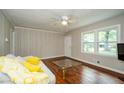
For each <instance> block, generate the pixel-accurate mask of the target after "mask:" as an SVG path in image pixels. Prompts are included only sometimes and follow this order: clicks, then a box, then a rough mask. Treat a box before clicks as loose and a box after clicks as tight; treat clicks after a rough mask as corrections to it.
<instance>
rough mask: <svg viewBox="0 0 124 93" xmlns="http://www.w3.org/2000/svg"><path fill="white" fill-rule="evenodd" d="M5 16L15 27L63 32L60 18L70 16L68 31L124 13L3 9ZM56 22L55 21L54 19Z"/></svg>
mask: <svg viewBox="0 0 124 93" xmlns="http://www.w3.org/2000/svg"><path fill="white" fill-rule="evenodd" d="M2 12H3V13H4V15H5V16H7V17H8V19H9V20H10V21H11V22H12V23H13V24H14V25H15V26H21V27H29V28H35V29H44V30H50V31H57V32H58V31H59V32H65V30H66V27H65V26H62V25H61V23H59V22H60V21H58V23H57V24H56V22H57V20H60V19H61V17H62V16H72V17H73V20H72V21H73V23H72V24H70V25H69V26H68V30H73V29H76V28H78V27H81V26H86V25H88V24H92V23H94V22H98V21H101V20H104V19H107V18H110V17H113V16H117V15H120V14H122V13H124V10H122V9H119V10H117V9H94V10H93V9H6V10H5V9H4V10H2ZM54 18H55V19H57V20H55V19H54Z"/></svg>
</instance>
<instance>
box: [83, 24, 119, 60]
mask: <svg viewBox="0 0 124 93" xmlns="http://www.w3.org/2000/svg"><path fill="white" fill-rule="evenodd" d="M113 27H118V31H117V43H120V36H121V25H120V24H117V25H112V26H107V27H103V28H98V29H94V30H92V31H85V32H81V39H82V36H84V35H83V34H86V33H92V32H93V33H94V34H95V42H93V43H94V44H95V46H94V53H90V52H85V51H84V47H83V46H84V45H82V42H83V41H82V40H81V53H85V54H91V55H100V56H107V57H108V56H109V57H116V58H117V54H116V55H105V54H100V53H98V45H96V44H97V43H98V32H100V31H101V30H105V29H109V28H113Z"/></svg>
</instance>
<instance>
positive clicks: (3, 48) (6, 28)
mask: <svg viewBox="0 0 124 93" xmlns="http://www.w3.org/2000/svg"><path fill="white" fill-rule="evenodd" d="M12 29H13V26H12V25H11V24H10V22H9V21H8V20H7V18H6V17H5V16H4V15H3V14H2V13H1V12H0V56H2V55H6V54H9V53H10V43H11V38H10V33H11V32H12ZM6 37H7V38H8V40H9V41H8V42H5V38H6Z"/></svg>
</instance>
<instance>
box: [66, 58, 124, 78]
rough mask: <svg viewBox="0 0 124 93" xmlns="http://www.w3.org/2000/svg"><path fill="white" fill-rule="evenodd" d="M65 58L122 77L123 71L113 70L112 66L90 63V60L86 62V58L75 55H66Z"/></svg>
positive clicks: (123, 76)
mask: <svg viewBox="0 0 124 93" xmlns="http://www.w3.org/2000/svg"><path fill="white" fill-rule="evenodd" d="M66 58H69V59H72V60H76V61H78V62H81V63H83V65H86V66H88V67H91V68H93V69H97V70H100V71H102V72H105V73H108V74H111V75H114V76H116V77H119V78H124V72H122V71H119V70H115V69H112V68H109V67H106V66H101V65H99V64H95V63H91V62H88V61H86V60H82V59H78V58H75V57H66Z"/></svg>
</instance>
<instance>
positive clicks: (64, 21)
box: [51, 16, 74, 31]
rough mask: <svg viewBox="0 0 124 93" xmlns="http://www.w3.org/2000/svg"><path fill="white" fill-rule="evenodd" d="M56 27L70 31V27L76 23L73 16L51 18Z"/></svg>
mask: <svg viewBox="0 0 124 93" xmlns="http://www.w3.org/2000/svg"><path fill="white" fill-rule="evenodd" d="M51 19H52V20H53V21H52V22H53V25H54V26H60V27H61V28H63V29H65V30H66V31H68V28H69V25H70V24H72V23H74V18H73V16H61V17H60V18H51Z"/></svg>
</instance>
